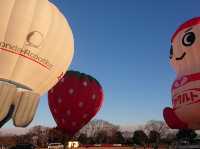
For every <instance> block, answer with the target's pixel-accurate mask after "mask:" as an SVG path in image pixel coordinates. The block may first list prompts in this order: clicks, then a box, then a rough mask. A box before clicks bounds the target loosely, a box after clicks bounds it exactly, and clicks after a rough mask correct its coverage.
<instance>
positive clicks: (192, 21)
mask: <svg viewBox="0 0 200 149" xmlns="http://www.w3.org/2000/svg"><path fill="white" fill-rule="evenodd" d="M197 24H200V17H196V18H193V19H190V20H188V21H186V22H185V23H183V24H182V25H180V26H179V28H178V29H177V30H176V32H175V33H174V34H173V36H172V39H171V40H172V42H173V40H174V38H175V37H176V35H177V34H178V33H179V32H180V31H182V30H183V29H185V28H188V27H191V26H194V25H197Z"/></svg>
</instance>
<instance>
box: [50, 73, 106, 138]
mask: <svg viewBox="0 0 200 149" xmlns="http://www.w3.org/2000/svg"><path fill="white" fill-rule="evenodd" d="M48 101H49V107H50V110H51V113H52V115H53V118H54V119H55V121H56V123H57V126H58V128H59V129H60V130H62V132H65V133H66V134H67V135H68V136H70V137H72V136H73V135H74V134H75V133H76V132H77V131H79V130H80V129H81V128H82V127H83V126H84V125H86V124H87V123H88V122H89V121H90V120H91V119H92V118H93V117H94V116H95V115H96V113H97V112H98V111H99V110H100V108H101V106H102V103H103V90H102V87H101V85H100V84H99V82H98V81H97V80H96V79H94V78H93V77H92V76H90V75H87V74H83V73H80V72H78V71H67V73H66V74H65V76H64V77H63V78H62V79H61V80H60V81H59V82H58V83H57V84H56V85H55V86H54V87H53V88H52V89H51V90H49V92H48Z"/></svg>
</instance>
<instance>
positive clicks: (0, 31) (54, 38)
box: [0, 0, 74, 127]
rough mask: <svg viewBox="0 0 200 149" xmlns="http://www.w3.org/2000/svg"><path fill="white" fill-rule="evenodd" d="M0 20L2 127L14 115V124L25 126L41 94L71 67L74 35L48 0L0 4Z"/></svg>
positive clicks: (13, 0) (15, 0) (3, 2)
mask: <svg viewBox="0 0 200 149" xmlns="http://www.w3.org/2000/svg"><path fill="white" fill-rule="evenodd" d="M0 19H1V20H0V68H1V69H0V121H1V122H0V126H2V125H3V124H4V123H5V122H6V121H7V120H8V119H9V117H12V119H13V122H14V125H15V126H18V127H25V126H27V125H28V124H29V123H30V122H31V121H32V119H33V117H34V115H35V111H36V108H37V105H38V102H39V96H40V95H42V94H44V93H45V92H47V91H48V90H49V89H50V88H52V87H53V86H54V85H55V84H56V83H57V82H58V81H59V80H60V79H61V78H62V76H63V75H64V73H65V72H66V70H67V68H68V66H69V64H70V63H71V60H72V57H73V49H74V48H73V46H74V42H73V35H72V31H71V29H70V26H69V24H68V22H67V20H66V19H65V17H64V16H63V15H62V14H61V12H60V11H59V10H58V9H57V8H56V6H55V5H54V4H52V3H51V2H49V1H48V0H1V1H0ZM8 116H9V117H8Z"/></svg>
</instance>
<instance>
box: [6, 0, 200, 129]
mask: <svg viewBox="0 0 200 149" xmlns="http://www.w3.org/2000/svg"><path fill="white" fill-rule="evenodd" d="M52 2H53V3H54V4H56V5H57V7H58V8H59V9H60V10H61V12H62V13H63V14H64V15H65V16H66V17H67V19H68V21H69V23H70V25H71V28H72V30H73V34H74V39H75V55H74V59H73V61H72V64H71V66H70V69H73V70H79V71H81V72H84V73H88V74H90V75H93V76H94V77H95V78H97V79H98V80H99V81H100V83H101V84H102V86H103V88H104V94H105V101H104V105H103V107H102V109H101V111H100V112H99V113H98V114H97V116H96V117H95V118H98V119H104V120H107V121H110V122H113V123H115V124H134V123H144V122H146V121H148V120H151V119H156V120H163V117H162V110H163V108H164V107H165V106H171V97H170V88H171V84H172V82H173V80H174V79H175V73H174V71H173V69H172V68H171V66H170V65H169V58H168V57H169V48H170V38H171V36H172V34H173V32H175V30H176V28H177V27H178V25H180V24H181V23H183V22H184V21H186V20H188V19H190V18H192V17H195V16H199V15H200V1H198V0H190V1H188V0H168V1H166V0H52ZM36 124H40V125H46V126H55V123H54V120H53V119H52V116H51V114H50V111H49V109H48V102H47V95H46V94H45V95H44V96H43V97H42V98H41V102H40V105H39V108H38V110H37V114H36V116H35V119H34V121H33V122H32V124H31V126H33V125H36ZM7 126H9V127H13V126H12V125H11V124H7Z"/></svg>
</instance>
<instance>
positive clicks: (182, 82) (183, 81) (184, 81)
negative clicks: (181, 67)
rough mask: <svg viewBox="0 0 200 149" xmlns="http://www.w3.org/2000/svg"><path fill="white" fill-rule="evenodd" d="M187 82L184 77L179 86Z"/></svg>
mask: <svg viewBox="0 0 200 149" xmlns="http://www.w3.org/2000/svg"><path fill="white" fill-rule="evenodd" d="M187 81H188V79H187V77H184V78H183V79H182V81H181V84H182V85H183V84H185V83H186V82H187Z"/></svg>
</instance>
